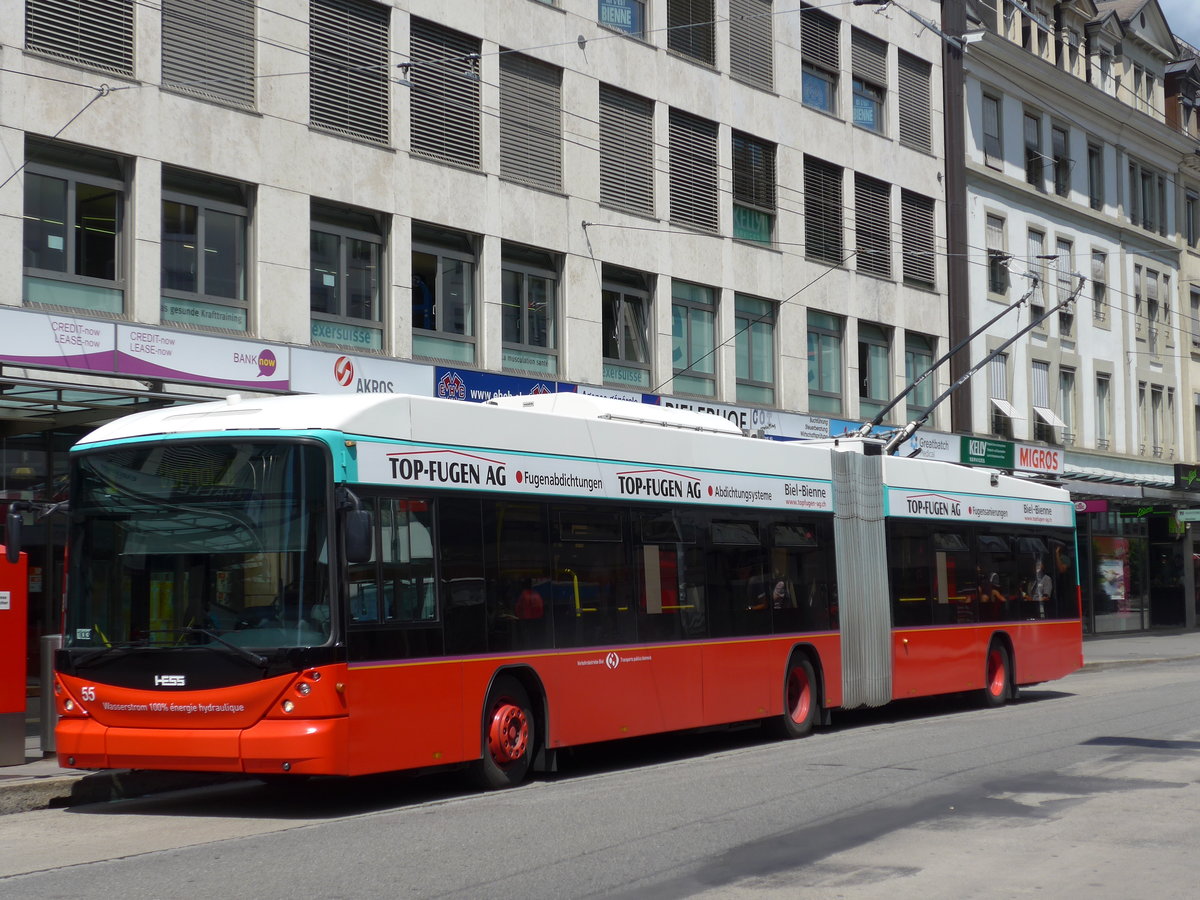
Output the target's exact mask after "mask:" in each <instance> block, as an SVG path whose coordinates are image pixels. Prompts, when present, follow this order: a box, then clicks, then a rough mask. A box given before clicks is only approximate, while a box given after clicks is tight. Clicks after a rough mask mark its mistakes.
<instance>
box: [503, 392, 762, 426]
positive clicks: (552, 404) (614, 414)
mask: <svg viewBox="0 0 1200 900" xmlns="http://www.w3.org/2000/svg"><path fill="white" fill-rule="evenodd" d="M487 405H489V406H499V407H503V408H505V409H522V410H528V411H532V412H540V413H551V414H553V415H556V416H571V417H574V418H579V419H612V420H614V421H618V422H634V423H637V424H641V425H661V426H664V427H670V428H686V429H690V430H692V431H714V432H717V433H718V434H736V435H741V434H742V430H741V429H740V428H738V426H736V425H734V424H733V423H732V422H730V421H729V420H728V419H725V418H723V417H721V416H718V415H713V414H712V413H703V412H695V411H693V410H690V409H675V408H674V407H670V406H654V405H652V404H649V403H635V402H633V401H631V400H618V399H616V398H615V397H595V396H592V395H591V394H577V393H575V392H574V391H564V392H562V393H556V394H530V395H528V396H516V397H493V398H492V399H491V400H488V401H487Z"/></svg>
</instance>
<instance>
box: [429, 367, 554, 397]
mask: <svg viewBox="0 0 1200 900" xmlns="http://www.w3.org/2000/svg"><path fill="white" fill-rule="evenodd" d="M557 391H558V385H557V384H556V383H555V382H554V381H542V380H539V379H536V378H520V377H518V376H516V375H497V374H495V373H494V372H476V371H474V370H472V369H459V368H450V367H448V366H436V367H434V370H433V395H434V396H435V397H441V398H443V399H446V400H466V401H468V402H470V403H485V402H487V401H488V400H491V399H492V398H493V397H525V396H528V395H530V394H553V393H556V392H557Z"/></svg>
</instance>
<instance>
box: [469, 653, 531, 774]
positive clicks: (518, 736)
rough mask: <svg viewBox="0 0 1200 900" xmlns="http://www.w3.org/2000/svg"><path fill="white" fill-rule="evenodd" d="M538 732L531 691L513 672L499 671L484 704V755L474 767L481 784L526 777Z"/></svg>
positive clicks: (474, 772)
mask: <svg viewBox="0 0 1200 900" xmlns="http://www.w3.org/2000/svg"><path fill="white" fill-rule="evenodd" d="M535 736H536V735H535V732H534V718H533V709H532V707H531V706H530V703H529V694H528V692H526V690H525V688H524V687H522V686H521V682H519V681H517V679H515V678H513V677H512V676H511V675H500V676H499V677H497V678H496V680H495V681H494V682H493V683H492V688H491V690H490V691H488V696H487V702H485V703H484V706H483V757H482V758H481V759H480V760H479V761H478V762H476V763H475V765H474V767H473V775H474V779H475V781H476V782H477V783H478V784H479V786H480V787H483V788H486V789H488V790H498V789H500V788H506V787H512V786H514V785H517V784H520V783H521V782H522V781H524V780H525V776H526V774H528V772H529V764H530V761H531V760H532V758H533V752H534V738H535Z"/></svg>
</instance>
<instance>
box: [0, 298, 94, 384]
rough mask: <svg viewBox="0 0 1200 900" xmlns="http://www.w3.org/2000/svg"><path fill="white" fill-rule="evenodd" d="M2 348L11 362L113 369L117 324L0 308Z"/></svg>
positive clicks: (51, 366)
mask: <svg viewBox="0 0 1200 900" xmlns="http://www.w3.org/2000/svg"><path fill="white" fill-rule="evenodd" d="M0 328H2V329H3V333H4V339H5V340H4V343H5V349H4V354H3V356H2V357H0V359H2V360H3V361H4V362H5V363H8V364H11V365H27V366H45V367H48V368H52V369H71V370H73V371H87V372H112V371H113V370H114V366H115V359H114V352H115V350H116V345H117V337H116V335H117V331H116V326H115V324H114V323H112V322H96V321H93V320H91V319H82V318H78V317H76V316H62V315H51V314H46V313H34V312H26V311H24V310H17V309H5V310H3V311H0Z"/></svg>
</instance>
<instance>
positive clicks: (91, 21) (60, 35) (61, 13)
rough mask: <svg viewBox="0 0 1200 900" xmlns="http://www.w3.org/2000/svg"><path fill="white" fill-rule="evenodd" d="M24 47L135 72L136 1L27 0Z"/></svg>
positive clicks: (107, 69)
mask: <svg viewBox="0 0 1200 900" xmlns="http://www.w3.org/2000/svg"><path fill="white" fill-rule="evenodd" d="M25 46H26V47H28V48H29V49H30V50H40V51H41V52H43V53H49V54H52V55H54V56H60V57H63V58H64V59H69V60H72V61H74V62H80V63H83V64H85V65H89V66H95V67H96V68H98V69H104V70H105V71H108V72H116V73H117V74H119V75H130V76H132V75H133V0H27V2H26V4H25Z"/></svg>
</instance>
